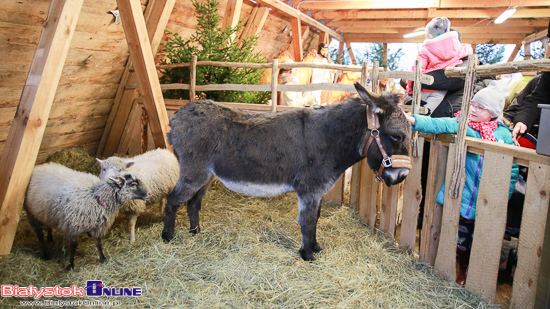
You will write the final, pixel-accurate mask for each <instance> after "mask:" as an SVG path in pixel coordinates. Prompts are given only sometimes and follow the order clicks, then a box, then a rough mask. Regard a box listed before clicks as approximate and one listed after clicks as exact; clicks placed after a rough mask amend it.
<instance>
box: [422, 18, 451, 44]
mask: <svg viewBox="0 0 550 309" xmlns="http://www.w3.org/2000/svg"><path fill="white" fill-rule="evenodd" d="M450 28H451V21H449V19H448V18H447V17H436V18H434V19H432V20H431V21H430V22H429V23H428V24H427V25H426V38H427V39H433V38H435V37H438V36H440V35H442V34H443V33H447V32H449V29H450Z"/></svg>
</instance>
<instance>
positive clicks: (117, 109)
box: [96, 0, 176, 157]
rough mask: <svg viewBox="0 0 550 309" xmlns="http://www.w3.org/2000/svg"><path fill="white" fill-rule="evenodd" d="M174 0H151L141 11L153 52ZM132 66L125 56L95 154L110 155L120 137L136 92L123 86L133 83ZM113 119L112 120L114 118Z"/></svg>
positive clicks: (168, 17) (113, 151)
mask: <svg viewBox="0 0 550 309" xmlns="http://www.w3.org/2000/svg"><path fill="white" fill-rule="evenodd" d="M175 2H176V0H151V1H149V4H148V5H147V9H146V10H145V19H146V23H147V32H148V34H149V39H150V41H151V50H152V52H153V53H156V51H157V49H158V46H159V45H160V41H161V39H162V36H163V34H164V29H166V24H167V23H168V20H169V19H170V15H171V13H172V10H173V9H174V4H175ZM131 68H133V65H132V60H131V59H129V60H128V63H127V64H126V68H125V69H124V73H123V74H122V79H121V81H120V85H119V88H118V90H117V93H116V95H115V100H114V102H113V107H112V108H111V112H110V113H109V118H108V119H107V124H106V125H105V129H104V130H103V135H102V136H101V140H100V142H99V147H98V149H97V152H96V155H97V156H105V157H108V156H111V155H113V154H114V153H115V152H117V148H118V147H119V144H120V141H121V140H122V138H123V136H122V135H123V132H124V128H125V127H126V123H127V121H128V119H129V117H130V111H131V109H132V106H133V103H134V99H135V98H136V97H137V95H138V90H137V89H135V88H133V89H127V88H126V85H128V84H134V83H137V77H136V73H135V72H133V71H132V70H131ZM115 119H116V121H115Z"/></svg>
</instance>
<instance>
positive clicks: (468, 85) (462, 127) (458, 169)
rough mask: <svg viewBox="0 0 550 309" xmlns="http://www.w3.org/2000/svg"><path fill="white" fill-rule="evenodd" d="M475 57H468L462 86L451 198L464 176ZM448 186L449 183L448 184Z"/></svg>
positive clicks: (454, 196)
mask: <svg viewBox="0 0 550 309" xmlns="http://www.w3.org/2000/svg"><path fill="white" fill-rule="evenodd" d="M477 62H478V60H477V55H476V54H473V55H470V56H468V71H467V72H466V82H465V85H464V97H463V98H462V108H461V115H462V117H460V123H459V125H458V133H457V134H456V145H457V147H456V151H457V154H456V160H455V162H454V169H453V178H452V182H451V183H450V186H449V188H448V189H447V190H448V192H449V194H448V195H449V196H451V197H453V198H457V197H458V193H459V192H458V190H459V186H460V179H461V178H462V174H464V165H465V162H466V143H465V137H466V129H467V128H468V114H469V113H470V101H471V100H472V95H473V93H474V84H475V81H476V68H477ZM448 184H449V183H448Z"/></svg>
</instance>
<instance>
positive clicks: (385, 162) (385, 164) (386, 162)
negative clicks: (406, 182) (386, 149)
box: [382, 157, 393, 167]
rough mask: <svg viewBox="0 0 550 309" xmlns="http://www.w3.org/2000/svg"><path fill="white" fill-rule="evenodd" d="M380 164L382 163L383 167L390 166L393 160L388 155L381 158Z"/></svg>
mask: <svg viewBox="0 0 550 309" xmlns="http://www.w3.org/2000/svg"><path fill="white" fill-rule="evenodd" d="M382 164H384V167H390V166H392V164H393V162H392V160H391V157H388V158H386V159H382Z"/></svg>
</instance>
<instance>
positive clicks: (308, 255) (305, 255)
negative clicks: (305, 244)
mask: <svg viewBox="0 0 550 309" xmlns="http://www.w3.org/2000/svg"><path fill="white" fill-rule="evenodd" d="M300 255H301V256H302V259H304V261H315V258H314V257H313V251H311V250H309V251H306V250H302V249H300Z"/></svg>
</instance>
